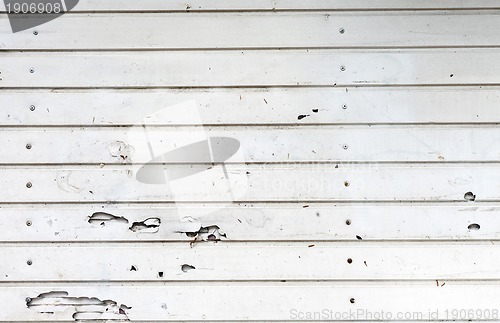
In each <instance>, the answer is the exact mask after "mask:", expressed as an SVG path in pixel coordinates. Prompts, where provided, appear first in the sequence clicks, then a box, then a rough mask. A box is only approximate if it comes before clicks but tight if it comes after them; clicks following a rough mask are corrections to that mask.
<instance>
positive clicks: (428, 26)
mask: <svg viewBox="0 0 500 323" xmlns="http://www.w3.org/2000/svg"><path fill="white" fill-rule="evenodd" d="M10 19H26V17H23V16H20V17H18V18H16V17H15V16H13V17H10ZM109 26H113V28H109ZM200 26H203V27H202V28H200ZM498 29H500V19H499V13H498V12H496V11H494V12H478V11H460V12H459V13H449V12H440V11H437V12H435V11H432V12H423V13H422V12H421V13H418V14H415V12H399V11H398V12H364V13H359V12H355V13H345V12H321V13H280V14H279V15H277V14H276V13H247V14H242V13H218V14H214V13H164V14H159V13H151V14H149V13H144V14H116V13H115V14H70V15H64V16H62V17H59V18H57V19H55V20H53V21H51V22H50V23H46V24H43V25H41V26H36V27H34V28H32V29H28V30H25V31H22V32H18V33H12V30H11V28H10V25H9V24H8V22H7V16H6V15H3V16H0V37H1V38H2V42H0V49H9V50H13V49H14V50H26V49H28V50H37V49H38V50H40V49H44V50H45V49H71V50H79V49H84V50H96V49H153V48H155V49H191V48H205V49H220V48H318V47H424V46H431V47H434V46H443V47H445V46H446V47H447V46H500V36H499V35H498V33H496V32H495V31H496V30H498ZM34 30H36V31H37V34H36V35H34V34H33V31H34ZM82 30H84V31H85V32H82ZM341 30H342V32H340V31H341ZM123 35H127V37H123Z"/></svg>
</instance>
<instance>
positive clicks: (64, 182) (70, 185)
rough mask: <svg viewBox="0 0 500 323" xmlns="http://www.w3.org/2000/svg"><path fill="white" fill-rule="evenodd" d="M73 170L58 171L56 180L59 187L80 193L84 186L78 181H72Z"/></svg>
mask: <svg viewBox="0 0 500 323" xmlns="http://www.w3.org/2000/svg"><path fill="white" fill-rule="evenodd" d="M70 177H71V171H69V170H67V171H61V172H58V173H57V177H56V182H57V186H58V187H59V189H61V190H62V191H64V192H68V193H80V192H82V191H83V190H84V187H81V186H80V185H78V184H77V183H74V182H71V181H70Z"/></svg>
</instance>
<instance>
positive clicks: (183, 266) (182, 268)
mask: <svg viewBox="0 0 500 323" xmlns="http://www.w3.org/2000/svg"><path fill="white" fill-rule="evenodd" d="M193 269H196V268H195V267H194V266H191V265H188V264H184V265H182V266H181V270H182V271H183V272H185V273H187V272H188V271H190V270H193Z"/></svg>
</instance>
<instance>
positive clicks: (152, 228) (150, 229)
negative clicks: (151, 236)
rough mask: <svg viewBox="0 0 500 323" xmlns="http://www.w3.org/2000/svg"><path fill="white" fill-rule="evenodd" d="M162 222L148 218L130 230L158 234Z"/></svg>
mask: <svg viewBox="0 0 500 323" xmlns="http://www.w3.org/2000/svg"><path fill="white" fill-rule="evenodd" d="M160 224H161V220H160V219H159V218H147V219H146V220H144V221H142V222H134V223H132V225H131V226H130V228H129V230H130V231H132V232H138V233H156V232H158V230H160Z"/></svg>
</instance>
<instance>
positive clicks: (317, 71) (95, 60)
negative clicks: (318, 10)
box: [0, 49, 500, 88]
mask: <svg viewBox="0 0 500 323" xmlns="http://www.w3.org/2000/svg"><path fill="white" fill-rule="evenodd" d="M0 57H1V59H2V64H1V65H0V71H1V73H2V79H1V80H0V87H2V88H16V87H50V88H51V87H156V86H159V87H212V86H280V85H282V86H314V85H316V86H334V85H335V84H337V85H338V86H340V85H358V86H363V85H365V86H366V85H411V84H415V85H432V84H500V76H499V75H500V65H499V64H497V62H498V61H500V51H498V50H495V49H460V50H457V49H433V50H424V49H411V50H410V49H406V50H398V51H395V50H392V51H391V50H364V51H361V50H349V51H346V50H307V51H306V50H292V51H279V50H268V51H216V52H213V51H212V52H210V51H209V52H203V51H199V52H198V51H187V52H182V51H174V52H168V51H167V52H165V51H154V52H105V53H103V52H86V53H72V52H64V53H59V54H58V55H57V56H55V55H53V53H47V52H26V53H16V52H5V53H1V56H0ZM464 62H474V64H465V63H464Z"/></svg>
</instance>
